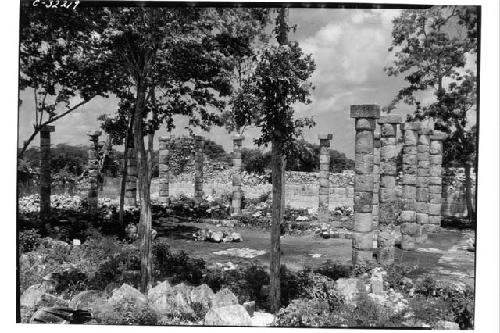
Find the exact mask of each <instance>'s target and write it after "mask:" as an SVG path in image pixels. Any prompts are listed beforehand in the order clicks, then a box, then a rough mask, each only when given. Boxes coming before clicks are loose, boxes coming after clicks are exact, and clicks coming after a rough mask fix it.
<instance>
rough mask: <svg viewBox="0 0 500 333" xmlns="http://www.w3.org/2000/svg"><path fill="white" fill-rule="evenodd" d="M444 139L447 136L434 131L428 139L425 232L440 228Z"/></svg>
mask: <svg viewBox="0 0 500 333" xmlns="http://www.w3.org/2000/svg"><path fill="white" fill-rule="evenodd" d="M446 137H447V135H446V134H445V133H443V132H441V131H434V133H433V134H432V135H431V137H430V140H431V142H430V148H429V164H430V165H429V223H428V224H427V225H425V227H426V230H425V231H426V232H435V231H438V230H439V229H440V227H441V193H442V181H443V179H442V163H443V141H444V140H445V139H446Z"/></svg>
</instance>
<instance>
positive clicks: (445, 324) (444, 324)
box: [434, 320, 460, 331]
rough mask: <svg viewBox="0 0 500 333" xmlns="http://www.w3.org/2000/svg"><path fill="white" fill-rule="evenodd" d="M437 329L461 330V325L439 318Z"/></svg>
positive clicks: (435, 327)
mask: <svg viewBox="0 0 500 333" xmlns="http://www.w3.org/2000/svg"><path fill="white" fill-rule="evenodd" d="M434 329H436V330H457V331H458V330H460V326H459V325H458V324H457V323H454V322H452V321H446V320H439V321H438V322H437V323H436V325H435V326H434Z"/></svg>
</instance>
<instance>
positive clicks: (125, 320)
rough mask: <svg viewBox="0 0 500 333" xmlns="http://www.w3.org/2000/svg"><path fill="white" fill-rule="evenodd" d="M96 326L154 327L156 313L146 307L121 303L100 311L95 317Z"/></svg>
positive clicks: (156, 321)
mask: <svg viewBox="0 0 500 333" xmlns="http://www.w3.org/2000/svg"><path fill="white" fill-rule="evenodd" d="M96 319H97V320H96V321H97V323H98V324H105V325H156V324H157V323H158V319H159V318H158V315H157V313H156V312H155V311H154V310H153V309H151V308H149V307H148V306H147V305H140V304H137V303H134V302H127V301H125V302H121V303H118V304H116V305H115V306H114V307H112V308H109V309H101V311H100V313H99V315H98V316H96Z"/></svg>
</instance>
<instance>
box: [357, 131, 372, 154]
mask: <svg viewBox="0 0 500 333" xmlns="http://www.w3.org/2000/svg"><path fill="white" fill-rule="evenodd" d="M354 152H355V153H365V154H373V132H372V131H357V132H356V138H355V143H354Z"/></svg>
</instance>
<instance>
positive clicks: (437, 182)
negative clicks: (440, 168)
mask: <svg viewBox="0 0 500 333" xmlns="http://www.w3.org/2000/svg"><path fill="white" fill-rule="evenodd" d="M427 180H428V184H429V185H441V183H442V181H443V179H442V178H441V177H432V176H431V177H428V178H427Z"/></svg>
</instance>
